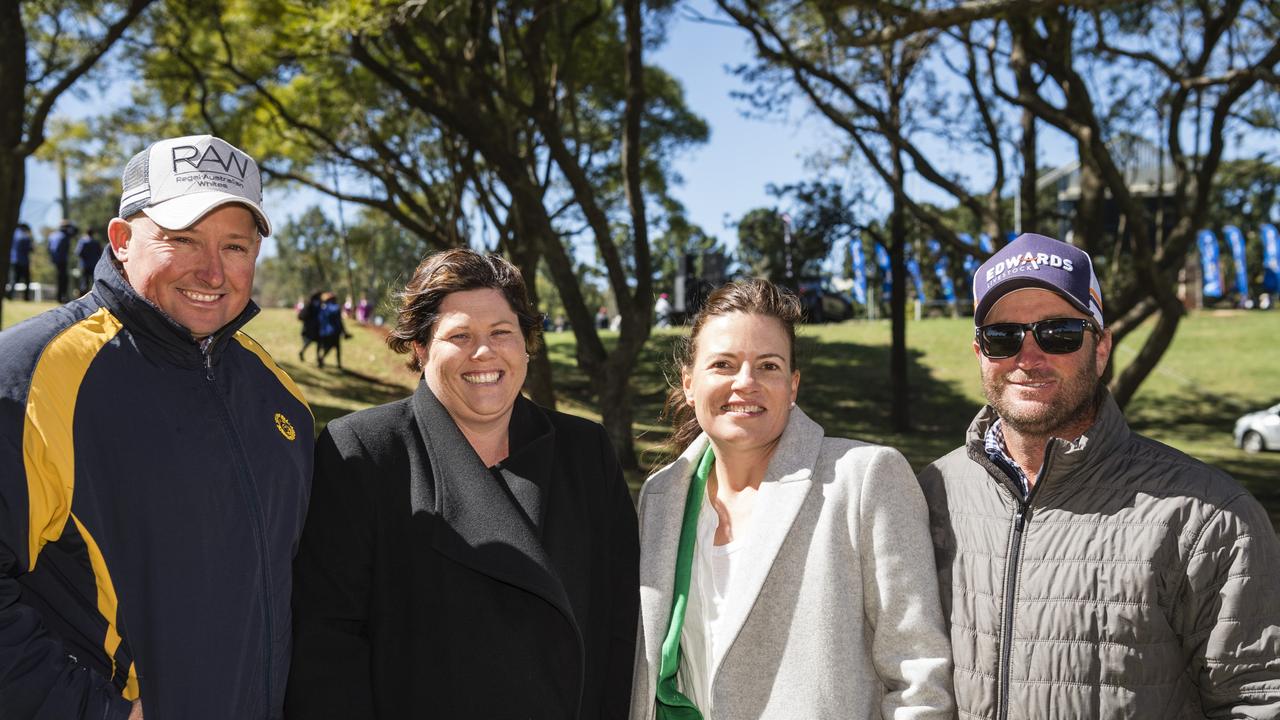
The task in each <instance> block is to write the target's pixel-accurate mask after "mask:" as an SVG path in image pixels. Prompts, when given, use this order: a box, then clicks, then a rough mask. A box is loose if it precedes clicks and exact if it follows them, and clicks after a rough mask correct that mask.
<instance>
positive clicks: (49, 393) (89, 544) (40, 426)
mask: <svg viewBox="0 0 1280 720" xmlns="http://www.w3.org/2000/svg"><path fill="white" fill-rule="evenodd" d="M122 327H123V326H122V325H121V324H120V321H119V320H118V319H116V317H115V316H114V315H112V314H111V313H110V312H109V311H108V310H107V309H106V308H101V309H99V310H98V311H97V312H95V313H93V314H92V315H90V316H88V317H86V318H85V319H83V320H81V321H80V322H78V323H76V324H74V325H72V326H70V327H68V328H67V329H65V330H63V331H62V332H60V333H58V335H56V336H55V337H54V338H53V339H52V340H51V341H49V344H48V345H46V346H45V348H44V351H43V352H42V353H41V355H40V359H39V360H38V361H37V362H36V367H35V370H34V371H33V372H32V374H31V386H30V389H29V391H28V393H27V412H26V417H25V419H24V421H23V428H22V459H23V465H24V467H25V469H26V474H27V513H28V533H29V535H28V543H29V544H28V555H27V558H28V560H27V565H28V569H29V570H34V569H35V567H36V559H37V558H38V557H39V555H40V550H41V549H42V548H43V547H44V546H45V544H47V543H51V542H56V541H57V540H58V539H59V538H60V537H61V535H62V532H63V529H64V528H65V527H66V526H67V521H68V519H70V520H72V521H74V522H75V524H76V528H77V529H78V530H79V531H80V536H81V537H82V538H83V539H84V543H85V547H86V548H87V549H88V553H89V564H90V566H91V567H92V568H93V579H94V584H95V585H96V587H97V604H98V612H99V614H101V615H102V617H103V619H104V620H106V622H107V630H106V635H105V637H104V638H103V649H104V650H105V651H106V653H107V657H109V658H111V662H112V676H113V677H114V676H115V673H116V668H115V652H116V650H117V649H118V648H119V647H120V642H121V639H120V632H119V630H118V629H117V622H116V613H117V605H118V600H117V598H116V591H115V585H114V584H113V583H112V581H111V573H110V571H109V570H108V568H107V561H106V558H105V557H103V555H102V551H101V549H99V547H98V544H97V542H96V541H95V540H94V539H93V536H92V535H91V534H90V532H89V531H88V529H87V528H85V526H84V524H83V523H81V522H80V519H79V518H77V517H75V516H74V515H72V514H71V498H72V496H73V494H74V491H75V477H76V473H75V439H74V437H73V433H74V425H75V412H76V398H77V396H78V395H79V393H80V384H81V383H82V382H83V381H84V376H85V373H87V372H88V370H89V365H90V364H91V363H92V362H93V360H94V358H95V357H97V354H98V351H100V350H101V349H102V347H103V346H104V345H106V344H107V343H108V342H110V341H111V339H112V338H114V337H115V336H116V334H117V333H119V332H120V330H121V328H122ZM124 697H125V698H126V699H129V700H133V699H136V698H137V697H138V681H137V675H136V671H135V669H134V668H133V667H130V668H129V679H128V682H127V684H126V687H125V691H124Z"/></svg>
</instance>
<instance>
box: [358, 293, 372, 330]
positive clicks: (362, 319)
mask: <svg viewBox="0 0 1280 720" xmlns="http://www.w3.org/2000/svg"><path fill="white" fill-rule="evenodd" d="M371 307H372V306H370V305H369V298H367V297H363V296H361V298H360V302H358V303H356V322H358V323H360V324H361V325H364V324H367V323H368V322H369V311H370V309H371Z"/></svg>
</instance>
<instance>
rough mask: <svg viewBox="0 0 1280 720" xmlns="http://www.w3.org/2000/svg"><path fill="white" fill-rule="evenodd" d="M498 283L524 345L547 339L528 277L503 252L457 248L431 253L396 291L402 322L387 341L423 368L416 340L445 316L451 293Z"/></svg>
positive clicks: (415, 368) (533, 347)
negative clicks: (443, 311)
mask: <svg viewBox="0 0 1280 720" xmlns="http://www.w3.org/2000/svg"><path fill="white" fill-rule="evenodd" d="M484 289H493V290H497V291H499V292H501V293H502V296H503V297H505V298H506V299H507V304H508V305H510V306H511V310H512V312H514V313H515V314H516V318H517V319H518V320H519V322H520V332H521V334H522V335H524V346H525V350H527V351H528V352H531V353H532V352H534V351H536V350H537V349H538V348H539V347H541V345H542V317H541V316H540V315H539V313H538V312H537V311H536V310H534V309H533V306H532V305H531V304H530V303H529V293H528V292H527V291H526V289H525V284H524V278H523V277H521V275H520V271H519V270H517V269H516V267H515V266H514V265H512V264H511V263H510V262H509V261H508V260H507V259H506V258H504V257H502V256H501V255H481V254H480V253H478V252H476V251H474V250H468V249H466V248H457V249H454V250H445V251H443V252H438V253H433V254H431V255H428V256H427V257H426V258H425V259H423V261H422V262H421V263H419V264H418V269H417V270H414V271H413V277H412V278H410V279H409V283H408V284H407V285H405V287H404V289H403V290H401V291H400V292H399V293H397V295H396V299H397V304H398V308H397V310H396V326H395V328H393V329H392V330H391V333H390V334H389V335H387V345H389V346H390V347H391V349H392V350H394V351H395V352H397V353H402V354H403V353H409V363H408V365H409V369H410V370H413V371H414V372H418V371H420V370H422V362H421V361H420V360H419V359H418V355H417V353H414V352H413V346H414V344H416V343H421V344H423V345H426V344H427V343H428V341H430V340H431V332H432V330H433V329H434V328H435V324H436V321H437V320H439V319H440V303H442V302H444V299H445V297H447V296H448V295H449V294H450V293H455V292H461V291H464V290H484Z"/></svg>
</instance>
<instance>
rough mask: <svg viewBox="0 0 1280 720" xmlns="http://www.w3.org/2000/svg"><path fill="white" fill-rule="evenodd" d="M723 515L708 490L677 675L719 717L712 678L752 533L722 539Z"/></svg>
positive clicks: (688, 693) (706, 712)
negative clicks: (727, 609)
mask: <svg viewBox="0 0 1280 720" xmlns="http://www.w3.org/2000/svg"><path fill="white" fill-rule="evenodd" d="M719 527H720V518H719V516H718V515H717V514H716V511H715V509H714V508H712V507H711V503H710V501H709V500H708V499H707V496H706V494H705V493H704V494H703V496H702V509H701V510H700V511H699V512H698V535H697V540H696V541H695V543H694V553H693V568H692V571H691V573H690V576H689V605H688V607H687V608H686V609H685V615H684V626H683V627H682V628H681V631H680V649H681V653H682V655H681V658H680V669H679V671H678V673H677V675H676V679H677V681H678V683H679V687H680V692H682V693H684V695H685V697H687V698H689V699H690V700H692V701H693V704H694V705H696V706H697V707H698V710H700V711H701V712H702V717H703V718H704V720H711V718H712V717H714V710H713V708H712V702H711V700H712V698H711V683H712V681H713V680H714V678H715V668H716V666H717V665H718V664H719V663H720V659H721V658H723V657H724V655H725V652H726V651H728V649H729V642H730V641H731V640H732V638H730V637H728V630H727V628H725V623H724V618H725V607H726V606H727V604H728V601H729V598H731V597H733V592H734V581H735V580H736V579H738V578H740V577H741V575H742V573H741V569H742V567H743V562H744V557H745V554H744V553H743V552H742V549H743V548H744V547H745V546H746V544H747V543H746V539H745V537H743V534H742V533H740V532H738V528H736V527H735V533H734V534H735V535H736V536H737V537H736V538H735V539H734V541H733V542H731V543H728V544H726V545H716V544H715V539H716V530H717V529H718V528H719Z"/></svg>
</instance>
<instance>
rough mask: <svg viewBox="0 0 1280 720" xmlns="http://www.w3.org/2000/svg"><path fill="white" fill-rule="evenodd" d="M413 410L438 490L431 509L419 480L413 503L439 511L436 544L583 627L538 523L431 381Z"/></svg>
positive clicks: (418, 509)
mask: <svg viewBox="0 0 1280 720" xmlns="http://www.w3.org/2000/svg"><path fill="white" fill-rule="evenodd" d="M522 400H523V398H518V399H517V402H521V401H522ZM524 402H527V401H524ZM413 412H414V416H415V418H416V419H417V422H418V429H419V432H420V434H421V437H422V442H423V445H424V446H425V447H426V449H427V457H428V459H429V460H430V463H431V474H432V476H433V477H434V479H435V487H436V492H435V503H434V507H427V504H428V503H429V502H430V500H429V498H430V497H431V494H430V493H429V492H427V491H426V490H425V489H424V488H422V487H421V486H420V484H421V480H420V479H416V478H415V479H414V480H413V486H412V487H410V503H411V505H412V509H413V512H414V513H415V514H416V513H419V512H429V513H434V514H437V515H438V516H439V519H440V521H439V522H436V523H434V526H435V529H434V531H433V532H432V539H431V542H432V546H433V547H435V548H436V549H437V550H438V551H440V552H441V553H443V554H445V555H446V556H448V557H450V558H452V559H453V560H455V561H457V562H459V563H461V564H463V565H465V566H467V567H470V568H472V569H474V570H476V571H478V572H481V573H484V574H485V575H488V576H490V577H493V578H495V579H497V580H501V581H503V582H506V583H510V584H512V585H515V586H517V587H520V588H524V589H525V590H528V591H529V592H531V593H533V594H535V595H538V596H539V597H541V598H543V599H544V600H546V601H547V602H549V603H551V604H552V605H553V606H555V607H556V608H557V609H559V610H560V612H561V613H562V614H563V615H564V616H565V618H566V619H567V620H568V621H569V623H570V625H572V626H573V627H574V628H575V630H576V629H577V625H578V623H577V620H576V618H575V615H574V612H573V609H572V606H571V605H570V603H569V600H568V597H567V594H566V593H565V589H564V586H563V584H562V583H561V582H560V579H559V576H558V574H557V573H556V571H555V566H554V565H553V564H552V562H551V559H550V558H549V557H548V556H547V553H546V551H545V550H544V549H543V547H542V543H541V542H539V540H538V538H537V537H536V536H535V535H534V530H533V528H532V527H531V526H530V525H529V522H528V521H527V520H526V519H525V516H524V514H523V513H522V512H521V511H520V509H519V508H518V507H516V504H515V501H514V500H513V498H512V497H511V494H510V493H509V492H508V491H507V489H506V488H504V487H503V486H502V485H501V482H502V481H501V480H499V479H498V478H496V477H494V475H493V473H492V472H490V471H489V469H488V468H486V467H485V466H484V464H483V463H482V462H481V461H480V457H479V456H478V455H476V453H475V450H473V449H472V448H471V444H470V443H468V442H467V439H466V438H465V437H463V435H462V431H461V430H459V429H458V426H457V424H455V423H454V421H453V418H452V417H450V416H449V413H448V411H447V410H445V408H444V406H442V405H441V404H440V401H439V400H437V399H436V397H435V395H433V394H432V392H431V390H430V389H429V388H428V387H427V384H426V382H420V383H419V384H418V389H417V391H416V392H415V393H414V396H413ZM513 417H514V415H513Z"/></svg>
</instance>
